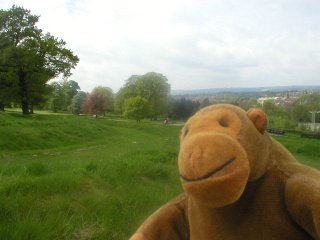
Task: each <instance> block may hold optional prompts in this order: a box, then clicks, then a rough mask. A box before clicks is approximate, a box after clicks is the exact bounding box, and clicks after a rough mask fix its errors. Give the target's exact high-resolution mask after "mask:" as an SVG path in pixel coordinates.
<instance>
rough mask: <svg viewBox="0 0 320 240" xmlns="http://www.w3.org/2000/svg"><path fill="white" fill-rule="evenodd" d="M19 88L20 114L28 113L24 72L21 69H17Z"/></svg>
mask: <svg viewBox="0 0 320 240" xmlns="http://www.w3.org/2000/svg"><path fill="white" fill-rule="evenodd" d="M19 88H20V89H19V90H20V98H21V108H22V114H24V115H25V114H29V103H28V92H27V81H26V73H25V72H24V71H23V70H22V69H20V70H19Z"/></svg>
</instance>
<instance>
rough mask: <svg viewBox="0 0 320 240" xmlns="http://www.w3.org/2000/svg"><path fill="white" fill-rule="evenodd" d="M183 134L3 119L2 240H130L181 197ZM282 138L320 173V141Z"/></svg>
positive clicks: (108, 123)
mask: <svg viewBox="0 0 320 240" xmlns="http://www.w3.org/2000/svg"><path fill="white" fill-rule="evenodd" d="M179 130H180V127H178V126H165V125H162V124H158V123H151V122H143V123H141V124H137V123H135V122H131V121H122V120H119V121H117V120H111V119H105V118H98V119H95V118H93V117H86V116H81V117H79V116H71V115H54V114H51V115H50V114H37V115H33V116H27V117H24V116H21V114H18V113H5V114H0V239H128V237H129V235H130V234H131V233H132V232H133V231H134V230H135V229H136V228H137V227H138V225H139V224H140V223H141V222H142V221H143V219H144V218H145V217H146V216H147V215H149V214H150V213H151V212H153V211H154V210H155V209H157V208H158V207H159V206H161V205H162V204H163V203H165V202H167V201H168V200H169V199H171V198H173V197H175V196H176V195H177V194H179V193H180V192H181V191H182V190H181V187H180V184H179V179H178V174H177V167H176V159H177V152H178V134H179ZM278 140H279V141H281V142H283V143H284V144H285V145H286V146H287V147H288V148H289V149H291V150H292V152H293V153H294V154H295V155H296V156H297V157H298V158H299V159H301V160H303V161H305V162H308V163H309V164H312V165H314V166H318V167H320V164H319V161H320V151H319V150H318V149H317V146H319V140H310V139H304V140H303V141H301V139H300V138H299V137H298V136H297V135H288V136H284V137H281V138H278ZM316 159H318V162H317V161H316Z"/></svg>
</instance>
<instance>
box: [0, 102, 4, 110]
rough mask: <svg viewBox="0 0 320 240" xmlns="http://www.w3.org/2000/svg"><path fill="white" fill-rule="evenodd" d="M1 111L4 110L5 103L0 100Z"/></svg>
mask: <svg viewBox="0 0 320 240" xmlns="http://www.w3.org/2000/svg"><path fill="white" fill-rule="evenodd" d="M0 112H4V104H3V103H2V102H0Z"/></svg>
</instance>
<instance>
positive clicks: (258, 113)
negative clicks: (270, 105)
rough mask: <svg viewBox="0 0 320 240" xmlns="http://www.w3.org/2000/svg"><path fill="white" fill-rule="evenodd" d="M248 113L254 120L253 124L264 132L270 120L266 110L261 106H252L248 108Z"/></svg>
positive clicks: (252, 120)
mask: <svg viewBox="0 0 320 240" xmlns="http://www.w3.org/2000/svg"><path fill="white" fill-rule="evenodd" d="M247 115H248V117H249V119H250V120H251V122H253V124H254V125H255V127H256V129H257V130H258V131H259V132H260V133H261V134H264V132H265V130H266V128H267V122H268V120H267V115H266V114H265V112H264V111H263V110H261V109H260V108H251V109H249V110H248V112H247Z"/></svg>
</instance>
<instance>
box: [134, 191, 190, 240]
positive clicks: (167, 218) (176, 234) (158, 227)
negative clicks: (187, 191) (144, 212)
mask: <svg viewBox="0 0 320 240" xmlns="http://www.w3.org/2000/svg"><path fill="white" fill-rule="evenodd" d="M186 213H187V198H186V196H185V195H184V194H183V195H181V196H179V197H178V198H176V199H174V200H172V201H170V202H169V203H167V204H165V205H164V206H162V207H161V208H160V209H158V210H157V211H156V212H154V213H153V214H152V215H151V216H150V217H149V218H148V219H147V220H146V221H145V222H144V223H143V224H142V225H141V226H140V228H139V229H138V230H137V232H136V233H135V234H134V235H133V236H132V237H131V238H130V240H188V239H189V226H188V221H187V215H186Z"/></svg>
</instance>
